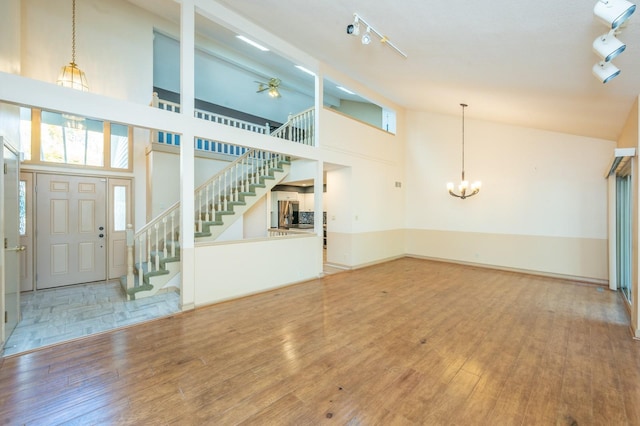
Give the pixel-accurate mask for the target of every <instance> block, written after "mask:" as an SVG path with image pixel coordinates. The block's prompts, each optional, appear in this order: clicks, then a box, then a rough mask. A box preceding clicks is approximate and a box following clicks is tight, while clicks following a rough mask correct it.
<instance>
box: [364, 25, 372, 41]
mask: <svg viewBox="0 0 640 426" xmlns="http://www.w3.org/2000/svg"><path fill="white" fill-rule="evenodd" d="M369 43H371V28H370V27H367V32H366V33H364V34H363V35H362V44H369Z"/></svg>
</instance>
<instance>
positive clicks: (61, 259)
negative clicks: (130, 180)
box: [36, 174, 107, 289]
mask: <svg viewBox="0 0 640 426" xmlns="http://www.w3.org/2000/svg"><path fill="white" fill-rule="evenodd" d="M36 179H37V183H36V185H37V189H36V199H37V203H36V206H37V207H36V208H37V224H38V227H37V237H36V238H37V254H36V259H37V260H36V263H37V273H36V288H37V289H45V288H51V287H58V286H63V285H70V284H79V283H85V282H92V281H104V280H106V259H107V257H106V256H107V255H106V253H107V248H106V234H107V232H106V225H107V224H106V199H105V195H106V179H104V178H94V177H85V176H65V175H48V174H38V175H37V178H36Z"/></svg>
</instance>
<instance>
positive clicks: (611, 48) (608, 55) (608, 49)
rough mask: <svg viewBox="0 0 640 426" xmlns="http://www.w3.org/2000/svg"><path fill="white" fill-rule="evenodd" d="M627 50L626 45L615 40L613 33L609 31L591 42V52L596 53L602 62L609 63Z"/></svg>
mask: <svg viewBox="0 0 640 426" xmlns="http://www.w3.org/2000/svg"><path fill="white" fill-rule="evenodd" d="M626 48H627V45H626V44H624V43H623V42H621V41H620V40H618V39H617V38H616V35H615V31H614V30H611V31H609V32H608V33H607V34H603V35H601V36H600V37H598V38H597V39H595V40H594V41H593V51H594V52H596V53H597V54H598V55H600V57H601V58H602V60H603V61H605V62H609V61H611V60H612V59H613V58H615V57H616V56H618V55H619V54H621V53H622V52H624V49H626Z"/></svg>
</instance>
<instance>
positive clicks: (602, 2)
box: [593, 0, 636, 30]
mask: <svg viewBox="0 0 640 426" xmlns="http://www.w3.org/2000/svg"><path fill="white" fill-rule="evenodd" d="M635 10H636V5H635V4H633V3H631V2H630V1H627V0H599V1H598V2H597V3H596V5H595V7H594V8H593V13H594V15H596V16H597V17H598V18H599V19H600V20H601V21H602V22H604V23H605V24H606V25H608V26H609V28H611V29H613V30H615V29H616V28H618V27H619V26H620V25H622V24H623V23H624V22H625V21H626V20H627V19H629V17H630V16H631V15H633V12H635Z"/></svg>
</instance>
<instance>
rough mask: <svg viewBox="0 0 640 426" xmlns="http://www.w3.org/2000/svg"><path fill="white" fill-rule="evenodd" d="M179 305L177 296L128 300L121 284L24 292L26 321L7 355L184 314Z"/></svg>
mask: <svg viewBox="0 0 640 426" xmlns="http://www.w3.org/2000/svg"><path fill="white" fill-rule="evenodd" d="M179 305H180V295H179V294H178V293H175V292H166V293H160V294H157V295H154V296H152V297H148V298H144V299H140V300H133V301H127V299H126V296H125V295H124V292H123V291H122V288H121V286H120V283H119V282H117V281H110V282H100V283H90V284H79V285H73V286H68V287H61V288H55V289H50V290H39V291H36V292H25V293H22V294H21V295H20V307H21V310H22V312H21V314H22V315H21V316H22V319H21V321H20V322H19V323H18V326H17V327H16V328H15V330H14V332H13V334H12V335H11V336H10V337H9V339H8V341H7V344H6V346H5V349H4V356H8V355H14V354H17V353H21V352H26V351H30V350H33V349H37V348H40V347H43V346H49V345H53V344H57V343H61V342H64V341H68V340H73V339H77V338H81V337H85V336H89V335H91V334H96V333H101V332H104V331H109V330H113V329H116V328H120V327H125V326H129V325H133V324H137V323H141V322H144V321H149V320H152V319H156V318H161V317H165V316H169V315H172V314H175V313H177V312H180V307H179Z"/></svg>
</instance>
